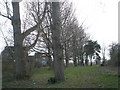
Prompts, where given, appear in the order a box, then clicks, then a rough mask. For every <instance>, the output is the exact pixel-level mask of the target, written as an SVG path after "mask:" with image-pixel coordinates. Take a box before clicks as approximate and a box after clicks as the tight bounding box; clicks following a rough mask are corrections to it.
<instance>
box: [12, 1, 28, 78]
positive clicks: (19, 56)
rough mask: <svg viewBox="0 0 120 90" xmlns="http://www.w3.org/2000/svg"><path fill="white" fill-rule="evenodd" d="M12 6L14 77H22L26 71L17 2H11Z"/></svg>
mask: <svg viewBox="0 0 120 90" xmlns="http://www.w3.org/2000/svg"><path fill="white" fill-rule="evenodd" d="M12 6H13V18H12V25H13V30H14V47H15V60H16V79H24V77H25V73H26V72H25V58H24V50H23V47H22V37H21V21H20V12H19V2H12Z"/></svg>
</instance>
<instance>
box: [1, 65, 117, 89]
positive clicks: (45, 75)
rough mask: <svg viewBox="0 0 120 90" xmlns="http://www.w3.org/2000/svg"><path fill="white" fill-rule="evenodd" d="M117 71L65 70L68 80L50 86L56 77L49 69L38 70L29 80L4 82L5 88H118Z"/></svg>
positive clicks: (95, 67) (78, 68)
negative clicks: (51, 79)
mask: <svg viewBox="0 0 120 90" xmlns="http://www.w3.org/2000/svg"><path fill="white" fill-rule="evenodd" d="M117 75H118V74H117V71H114V70H111V69H106V68H105V67H100V66H92V67H91V66H78V67H68V68H66V69H65V77H66V80H65V81H64V82H57V83H55V84H48V83H47V80H48V79H49V78H50V77H54V74H53V71H51V70H48V68H40V69H36V70H35V71H34V73H33V75H32V77H31V79H29V80H21V81H15V80H14V81H9V82H3V83H2V84H3V88H4V87H5V88H7V87H9V88H118V76H117Z"/></svg>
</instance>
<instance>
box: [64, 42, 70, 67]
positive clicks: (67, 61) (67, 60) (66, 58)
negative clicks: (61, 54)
mask: <svg viewBox="0 0 120 90" xmlns="http://www.w3.org/2000/svg"><path fill="white" fill-rule="evenodd" d="M64 48H65V61H66V67H68V64H69V58H68V53H67V43H65V47H64Z"/></svg>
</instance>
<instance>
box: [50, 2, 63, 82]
mask: <svg viewBox="0 0 120 90" xmlns="http://www.w3.org/2000/svg"><path fill="white" fill-rule="evenodd" d="M60 17H61V13H60V2H52V20H53V23H52V29H51V30H52V44H53V57H54V71H55V77H56V78H57V80H59V81H64V80H65V77H64V61H63V49H62V45H61V43H60V33H61V26H60V25H61V20H60Z"/></svg>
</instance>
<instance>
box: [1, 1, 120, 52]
mask: <svg viewBox="0 0 120 90" xmlns="http://www.w3.org/2000/svg"><path fill="white" fill-rule="evenodd" d="M68 1H72V2H73V8H74V9H76V12H75V15H76V17H77V18H78V21H79V23H80V24H81V23H82V22H83V21H84V20H85V22H84V25H85V26H86V27H88V29H86V32H87V33H89V34H90V36H91V39H93V40H97V41H98V43H100V44H101V45H103V44H104V45H105V46H108V45H109V44H111V43H112V42H118V1H120V0H68ZM0 19H1V17H0ZM0 22H1V21H0ZM2 29H3V28H2ZM0 33H1V32H0ZM0 42H1V43H2V42H4V40H3V39H2V38H1V34H0ZM4 46H5V44H0V52H1V50H3V48H4Z"/></svg>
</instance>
